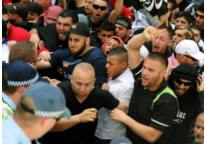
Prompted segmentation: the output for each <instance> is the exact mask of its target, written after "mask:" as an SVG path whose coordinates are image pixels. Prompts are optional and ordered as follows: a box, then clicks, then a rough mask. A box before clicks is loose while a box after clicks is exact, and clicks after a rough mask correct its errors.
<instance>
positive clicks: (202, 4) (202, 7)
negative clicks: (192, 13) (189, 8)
mask: <svg viewBox="0 0 206 144" xmlns="http://www.w3.org/2000/svg"><path fill="white" fill-rule="evenodd" d="M196 11H201V12H203V13H204V1H202V2H201V3H200V4H199V5H198V6H197V10H196Z"/></svg>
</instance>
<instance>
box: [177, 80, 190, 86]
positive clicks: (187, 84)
mask: <svg viewBox="0 0 206 144" xmlns="http://www.w3.org/2000/svg"><path fill="white" fill-rule="evenodd" d="M175 82H176V83H178V84H179V85H182V84H183V85H184V86H190V85H191V84H192V83H191V82H184V81H182V80H180V79H175Z"/></svg>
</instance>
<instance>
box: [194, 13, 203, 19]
mask: <svg viewBox="0 0 206 144" xmlns="http://www.w3.org/2000/svg"><path fill="white" fill-rule="evenodd" d="M195 16H196V17H200V18H201V19H204V15H200V14H198V13H195Z"/></svg>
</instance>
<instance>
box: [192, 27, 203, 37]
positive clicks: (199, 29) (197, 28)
mask: <svg viewBox="0 0 206 144" xmlns="http://www.w3.org/2000/svg"><path fill="white" fill-rule="evenodd" d="M190 29H195V30H198V31H199V32H200V36H201V35H202V30H201V28H200V27H198V26H197V25H195V24H192V25H191V26H190ZM192 33H193V32H192Z"/></svg>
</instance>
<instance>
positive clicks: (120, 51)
mask: <svg viewBox="0 0 206 144" xmlns="http://www.w3.org/2000/svg"><path fill="white" fill-rule="evenodd" d="M112 55H117V56H119V57H120V59H121V60H122V61H126V62H128V54H127V50H126V49H125V48H124V47H115V48H113V49H111V50H110V51H109V53H108V54H107V56H112Z"/></svg>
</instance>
